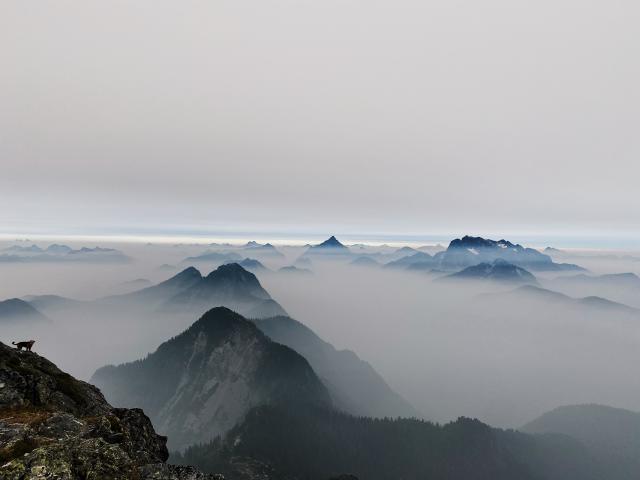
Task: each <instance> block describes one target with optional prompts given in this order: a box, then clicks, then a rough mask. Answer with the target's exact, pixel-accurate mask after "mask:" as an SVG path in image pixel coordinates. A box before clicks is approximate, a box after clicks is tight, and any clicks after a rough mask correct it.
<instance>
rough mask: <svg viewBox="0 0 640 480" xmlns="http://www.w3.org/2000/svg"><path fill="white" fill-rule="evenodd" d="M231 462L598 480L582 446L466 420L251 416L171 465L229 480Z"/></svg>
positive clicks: (260, 412)
mask: <svg viewBox="0 0 640 480" xmlns="http://www.w3.org/2000/svg"><path fill="white" fill-rule="evenodd" d="M236 457H251V458H255V459H257V460H258V461H261V462H265V463H269V464H271V465H273V467H274V468H275V469H276V470H277V471H280V472H286V473H287V474H289V475H291V476H292V477H294V478H304V479H308V480H323V479H326V478H330V477H332V476H336V475H339V474H342V473H344V472H349V473H351V474H353V475H355V476H357V477H358V478H365V479H367V480H392V479H393V480H398V479H403V480H423V479H447V480H456V479H464V480H469V479H482V480H484V479H487V480H488V479H491V480H500V479H504V480H514V479H518V480H526V479H532V480H533V479H545V480H556V479H557V480H561V479H562V480H565V479H568V478H580V479H581V480H585V479H595V478H600V477H598V476H597V475H596V474H595V473H594V472H595V468H594V467H593V464H592V462H591V461H590V459H589V457H588V455H587V454H586V452H585V451H584V449H583V448H582V447H581V445H580V444H578V443H577V442H575V441H573V440H571V439H569V438H566V437H560V436H554V437H553V438H546V437H538V436H530V435H526V434H522V433H517V432H511V431H502V430H497V429H493V428H491V427H489V426H487V425H485V424H483V423H481V422H479V421H478V420H472V419H468V418H460V419H458V420H457V421H455V422H452V423H449V424H446V425H444V426H440V425H436V424H433V423H429V422H425V421H421V420H415V419H396V420H392V419H371V418H364V417H354V416H350V415H346V414H343V413H337V412H335V411H330V410H326V409H317V408H304V409H295V410H292V409H288V410H284V409H281V408H276V407H260V408H256V409H254V410H252V411H251V412H250V413H249V414H248V415H247V417H246V419H245V421H244V422H243V423H242V424H241V425H239V426H237V427H236V428H234V429H233V430H232V431H231V432H229V434H228V435H227V436H226V437H225V438H224V439H220V438H218V439H216V440H214V441H213V442H211V443H209V444H206V445H199V446H193V447H191V448H189V449H187V450H186V451H185V452H184V453H183V454H182V455H176V456H175V458H174V460H175V461H179V462H183V463H185V464H193V465H196V466H198V467H200V468H201V469H203V470H206V471H211V472H213V471H216V472H223V473H225V474H227V475H228V477H229V478H231V479H233V472H232V470H231V468H230V462H231V460H232V459H233V458H236Z"/></svg>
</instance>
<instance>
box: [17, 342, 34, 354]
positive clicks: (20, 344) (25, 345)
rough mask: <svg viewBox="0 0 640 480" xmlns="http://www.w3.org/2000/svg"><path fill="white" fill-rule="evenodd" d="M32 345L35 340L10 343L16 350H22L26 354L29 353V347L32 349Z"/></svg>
mask: <svg viewBox="0 0 640 480" xmlns="http://www.w3.org/2000/svg"><path fill="white" fill-rule="evenodd" d="M34 343H36V341H35V340H27V341H25V342H18V343H16V342H11V344H12V345H15V346H16V348H17V349H18V350H22V349H23V348H24V349H25V350H26V351H27V352H30V351H31V347H33V344H34Z"/></svg>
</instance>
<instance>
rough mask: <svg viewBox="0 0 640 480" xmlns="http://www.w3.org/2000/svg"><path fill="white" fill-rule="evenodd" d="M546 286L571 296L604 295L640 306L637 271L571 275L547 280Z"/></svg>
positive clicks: (639, 278) (639, 282) (639, 283)
mask: <svg viewBox="0 0 640 480" xmlns="http://www.w3.org/2000/svg"><path fill="white" fill-rule="evenodd" d="M544 285H545V287H548V288H550V289H552V290H557V291H559V292H562V293H565V294H567V295H571V296H598V295H602V296H605V297H607V298H610V299H612V300H615V301H618V302H621V303H629V304H631V305H633V306H636V307H640V277H638V276H637V275H636V274H635V273H613V274H607V275H586V274H578V275H570V276H561V277H558V278H555V279H553V280H546V281H545V282H544Z"/></svg>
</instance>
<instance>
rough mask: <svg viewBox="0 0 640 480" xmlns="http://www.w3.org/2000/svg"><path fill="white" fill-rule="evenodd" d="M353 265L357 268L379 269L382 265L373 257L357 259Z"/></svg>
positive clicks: (352, 262)
mask: <svg viewBox="0 0 640 480" xmlns="http://www.w3.org/2000/svg"><path fill="white" fill-rule="evenodd" d="M351 265H354V266H356V267H379V266H380V264H379V263H378V262H377V261H376V260H375V259H373V258H371V257H365V256H362V257H357V258H355V259H354V260H352V261H351Z"/></svg>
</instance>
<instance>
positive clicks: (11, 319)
mask: <svg viewBox="0 0 640 480" xmlns="http://www.w3.org/2000/svg"><path fill="white" fill-rule="evenodd" d="M36 323H51V320H49V319H48V318H47V317H45V316H44V315H43V314H42V313H40V312H39V311H38V310H37V309H36V308H34V307H33V306H32V305H30V304H29V303H28V302H25V301H24V300H20V299H19V298H10V299H8V300H4V301H2V302H0V325H3V326H5V327H7V326H15V325H23V324H36Z"/></svg>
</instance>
